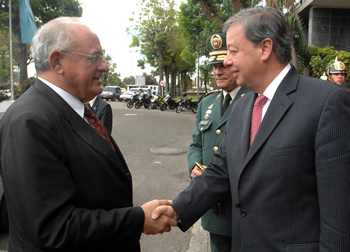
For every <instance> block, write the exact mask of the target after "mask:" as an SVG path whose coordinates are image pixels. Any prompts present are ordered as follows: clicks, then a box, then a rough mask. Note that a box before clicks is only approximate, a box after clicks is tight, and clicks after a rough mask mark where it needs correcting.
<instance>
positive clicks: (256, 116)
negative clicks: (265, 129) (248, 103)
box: [249, 95, 267, 146]
mask: <svg viewBox="0 0 350 252" xmlns="http://www.w3.org/2000/svg"><path fill="white" fill-rule="evenodd" d="M266 101H267V97H266V96H264V95H259V96H258V98H256V100H255V103H254V108H253V113H252V122H251V125H250V145H249V146H251V145H252V143H253V140H254V138H255V135H256V133H257V132H258V129H259V126H260V123H261V117H262V110H263V106H264V104H265V102H266Z"/></svg>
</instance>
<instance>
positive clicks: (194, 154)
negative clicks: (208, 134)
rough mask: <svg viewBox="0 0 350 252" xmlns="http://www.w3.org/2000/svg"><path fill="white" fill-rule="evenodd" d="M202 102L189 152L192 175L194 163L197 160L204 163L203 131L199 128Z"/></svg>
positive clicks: (189, 169)
mask: <svg viewBox="0 0 350 252" xmlns="http://www.w3.org/2000/svg"><path fill="white" fill-rule="evenodd" d="M202 104H203V103H199V106H198V111H197V115H196V127H195V129H194V132H193V135H192V143H191V145H190V150H189V154H188V171H189V174H190V175H191V172H192V166H193V165H194V163H195V162H199V163H200V164H203V159H202V133H201V132H200V131H199V129H198V125H199V122H200V121H201V114H202V113H201V111H202Z"/></svg>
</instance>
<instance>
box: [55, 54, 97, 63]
mask: <svg viewBox="0 0 350 252" xmlns="http://www.w3.org/2000/svg"><path fill="white" fill-rule="evenodd" d="M62 53H66V54H73V55H80V56H85V57H88V58H89V59H90V60H91V61H92V63H94V64H97V63H100V62H101V60H102V59H103V55H102V54H100V53H94V54H93V55H89V54H82V53H74V52H64V51H62Z"/></svg>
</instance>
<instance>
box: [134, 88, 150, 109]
mask: <svg viewBox="0 0 350 252" xmlns="http://www.w3.org/2000/svg"><path fill="white" fill-rule="evenodd" d="M151 99H152V94H151V93H148V92H146V93H144V92H142V93H141V94H140V95H139V100H138V101H137V102H135V108H136V109H139V108H141V107H142V106H144V108H148V107H149V106H150V104H151Z"/></svg>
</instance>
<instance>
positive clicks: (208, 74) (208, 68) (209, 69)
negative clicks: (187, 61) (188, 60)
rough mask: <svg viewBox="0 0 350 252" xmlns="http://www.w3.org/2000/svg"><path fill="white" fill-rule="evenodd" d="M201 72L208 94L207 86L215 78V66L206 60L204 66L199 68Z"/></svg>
mask: <svg viewBox="0 0 350 252" xmlns="http://www.w3.org/2000/svg"><path fill="white" fill-rule="evenodd" d="M199 71H200V73H201V76H202V78H203V81H204V90H205V92H207V84H209V82H210V81H211V80H212V79H213V78H214V76H213V66H212V65H209V64H208V60H205V61H204V62H203V64H202V65H200V66H199Z"/></svg>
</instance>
